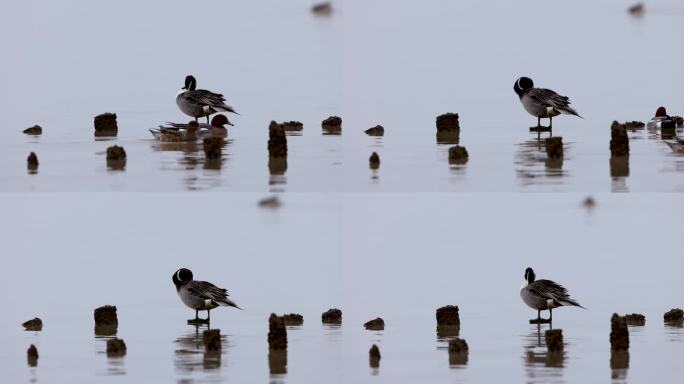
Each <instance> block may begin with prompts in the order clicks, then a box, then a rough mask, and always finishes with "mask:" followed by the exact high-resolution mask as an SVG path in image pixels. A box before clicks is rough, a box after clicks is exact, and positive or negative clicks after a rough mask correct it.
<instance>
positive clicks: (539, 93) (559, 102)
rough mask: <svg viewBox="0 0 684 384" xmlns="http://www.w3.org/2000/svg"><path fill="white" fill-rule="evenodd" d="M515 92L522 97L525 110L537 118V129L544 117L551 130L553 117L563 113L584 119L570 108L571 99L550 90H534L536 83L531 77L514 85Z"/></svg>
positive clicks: (522, 78) (523, 78)
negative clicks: (547, 120)
mask: <svg viewBox="0 0 684 384" xmlns="http://www.w3.org/2000/svg"><path fill="white" fill-rule="evenodd" d="M513 90H514V91H515V93H516V94H518V97H520V103H522V105H523V108H525V110H526V111H527V112H528V113H529V114H530V115H532V116H536V117H537V127H541V119H542V117H543V118H547V117H548V119H549V126H548V128H549V129H551V125H552V119H553V117H554V116H558V115H560V114H561V113H563V114H566V115H575V116H577V117H582V116H580V115H579V114H578V113H577V111H575V110H574V109H573V108H572V107H570V98H569V97H567V96H561V95H559V94H557V93H556V92H554V91H552V90H550V89H545V88H534V83H533V82H532V79H530V78H529V77H521V78H519V79H518V80H517V81H516V82H515V84H513ZM537 127H535V128H537Z"/></svg>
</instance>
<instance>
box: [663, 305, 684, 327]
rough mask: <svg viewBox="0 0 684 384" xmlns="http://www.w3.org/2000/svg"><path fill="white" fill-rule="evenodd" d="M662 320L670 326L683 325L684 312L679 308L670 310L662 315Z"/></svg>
mask: <svg viewBox="0 0 684 384" xmlns="http://www.w3.org/2000/svg"><path fill="white" fill-rule="evenodd" d="M663 320H665V322H666V323H670V324H681V323H684V311H683V310H681V309H679V308H673V309H670V310H669V311H667V312H665V314H664V315H663Z"/></svg>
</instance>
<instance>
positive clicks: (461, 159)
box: [449, 145, 468, 164]
mask: <svg viewBox="0 0 684 384" xmlns="http://www.w3.org/2000/svg"><path fill="white" fill-rule="evenodd" d="M467 162H468V151H467V150H466V149H465V147H462V146H460V145H454V146H453V147H451V148H449V164H465V163H467Z"/></svg>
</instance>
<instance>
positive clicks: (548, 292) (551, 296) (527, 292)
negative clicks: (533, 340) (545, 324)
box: [520, 268, 584, 322]
mask: <svg viewBox="0 0 684 384" xmlns="http://www.w3.org/2000/svg"><path fill="white" fill-rule="evenodd" d="M520 297H521V298H522V300H523V301H524V302H525V304H527V305H528V306H529V307H530V308H532V309H536V310H537V319H536V320H537V321H539V320H542V318H541V311H543V310H546V309H548V310H549V318H548V320H547V321H549V322H550V321H551V319H552V318H553V314H552V312H551V310H552V309H553V308H556V307H561V306H568V305H573V306H576V307H580V308H584V307H582V306H581V305H580V304H579V303H578V302H577V301H575V300H574V299H572V298H570V294H568V290H567V289H565V288H564V287H563V286H562V285H560V284H557V283H555V282H553V281H551V280H535V274H534V271H533V270H532V268H527V269H526V270H525V281H523V284H522V287H520ZM530 321H532V320H530Z"/></svg>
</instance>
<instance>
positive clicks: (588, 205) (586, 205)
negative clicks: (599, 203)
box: [582, 196, 596, 209]
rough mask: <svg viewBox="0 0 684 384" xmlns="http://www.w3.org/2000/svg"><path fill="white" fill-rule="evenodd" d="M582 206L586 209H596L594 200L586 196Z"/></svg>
mask: <svg viewBox="0 0 684 384" xmlns="http://www.w3.org/2000/svg"><path fill="white" fill-rule="evenodd" d="M582 206H583V207H584V208H586V209H593V208H594V207H596V200H594V198H593V197H591V196H587V197H586V198H585V199H584V200H582Z"/></svg>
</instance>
